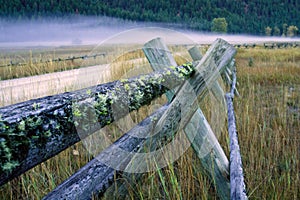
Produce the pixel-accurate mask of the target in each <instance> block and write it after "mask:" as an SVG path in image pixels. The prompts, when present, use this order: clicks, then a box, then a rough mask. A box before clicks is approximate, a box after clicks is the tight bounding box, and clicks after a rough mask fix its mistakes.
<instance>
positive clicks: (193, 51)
mask: <svg viewBox="0 0 300 200" xmlns="http://www.w3.org/2000/svg"><path fill="white" fill-rule="evenodd" d="M188 51H189V54H190V55H191V57H192V59H193V61H199V60H201V58H202V54H201V52H200V50H199V48H198V47H196V46H194V47H192V48H190V49H189V50H188ZM227 69H228V68H226V71H227ZM210 89H211V91H212V93H213V95H214V97H215V98H216V99H217V101H218V102H219V103H220V104H221V108H225V107H226V102H225V93H224V91H223V89H222V87H221V86H220V84H219V83H218V81H216V82H215V83H213V84H212V86H211V88H210ZM224 111H225V110H224Z"/></svg>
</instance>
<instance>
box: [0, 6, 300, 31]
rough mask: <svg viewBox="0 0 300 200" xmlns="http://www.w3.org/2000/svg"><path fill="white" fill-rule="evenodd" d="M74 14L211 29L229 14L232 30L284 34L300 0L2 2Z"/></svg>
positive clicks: (23, 11)
mask: <svg viewBox="0 0 300 200" xmlns="http://www.w3.org/2000/svg"><path fill="white" fill-rule="evenodd" d="M73 14H75V15H77V14H78V15H88V16H93V15H94V16H95V15H96V16H111V17H118V18H122V19H127V20H135V21H151V22H168V23H179V24H183V25H185V26H187V27H188V28H192V29H197V30H202V31H211V30H212V29H211V27H212V21H213V20H214V19H215V18H225V19H226V22H227V29H226V31H227V32H228V33H247V34H256V35H265V34H266V31H268V34H270V35H282V34H285V32H286V30H285V29H287V27H288V26H292V25H293V26H296V27H300V1H299V0H163V1H154V0H144V1H137V0H45V1H40V0H4V2H3V1H2V3H1V4H0V16H1V17H9V18H16V19H23V18H30V19H32V18H33V19H34V18H39V17H45V16H58V17H61V16H67V15H73ZM266 28H268V29H267V30H266ZM273 31H274V34H273Z"/></svg>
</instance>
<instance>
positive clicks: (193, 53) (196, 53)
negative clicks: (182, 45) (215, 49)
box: [188, 46, 202, 61]
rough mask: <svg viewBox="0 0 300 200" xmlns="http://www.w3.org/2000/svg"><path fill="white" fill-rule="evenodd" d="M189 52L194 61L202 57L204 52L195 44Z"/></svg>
mask: <svg viewBox="0 0 300 200" xmlns="http://www.w3.org/2000/svg"><path fill="white" fill-rule="evenodd" d="M188 52H189V54H190V55H191V57H192V59H193V60H194V61H197V60H201V59H202V54H201V52H200V50H199V48H198V47H197V46H193V47H192V48H190V49H189V50H188Z"/></svg>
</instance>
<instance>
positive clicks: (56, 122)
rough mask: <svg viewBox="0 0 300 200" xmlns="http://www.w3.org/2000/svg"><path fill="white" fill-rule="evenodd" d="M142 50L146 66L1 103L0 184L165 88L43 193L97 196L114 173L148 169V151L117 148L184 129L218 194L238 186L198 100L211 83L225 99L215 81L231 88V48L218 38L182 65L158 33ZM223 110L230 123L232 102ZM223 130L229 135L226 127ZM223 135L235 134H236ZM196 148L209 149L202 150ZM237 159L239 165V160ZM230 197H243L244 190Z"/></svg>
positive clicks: (144, 144)
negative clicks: (162, 99) (143, 112)
mask: <svg viewBox="0 0 300 200" xmlns="http://www.w3.org/2000/svg"><path fill="white" fill-rule="evenodd" d="M143 51H144V53H145V55H146V57H147V59H148V61H149V62H150V64H151V66H152V68H153V70H154V72H153V73H150V74H147V75H140V76H137V77H133V78H130V79H126V80H120V81H115V82H111V83H106V84H101V85H97V86H94V87H90V88H86V89H83V90H79V91H75V92H70V93H63V94H58V95H54V96H50V97H44V98H40V99H34V100H30V101H26V102H22V103H19V104H15V105H11V106H6V107H3V108H0V116H1V118H0V148H1V151H0V152H1V155H0V164H1V169H0V170H1V173H0V174H1V176H0V185H3V184H5V183H7V182H8V181H9V180H11V179H12V178H14V177H17V176H19V175H20V174H22V173H24V172H25V171H27V170H29V169H30V168H32V167H34V166H36V165H37V164H39V163H41V162H43V161H45V160H46V159H48V158H51V157H52V156H54V155H56V154H57V153H59V152H61V151H63V150H64V149H66V148H68V147H69V146H71V145H72V144H74V143H76V142H78V141H79V140H80V139H82V138H85V137H87V136H88V135H90V134H92V133H93V132H94V131H96V130H99V129H101V128H102V127H104V126H106V125H108V124H110V123H112V122H113V121H115V120H117V119H120V118H122V117H124V116H125V115H126V114H127V113H128V112H130V111H132V110H136V109H138V108H139V107H141V106H143V105H147V104H149V103H150V102H151V101H152V99H154V98H156V97H158V96H160V95H162V94H164V93H166V95H167V98H168V103H167V104H166V105H164V106H162V107H161V108H159V109H158V110H157V111H155V112H154V113H153V114H152V115H151V116H149V117H147V118H145V119H144V120H143V121H142V122H140V123H139V125H137V126H136V127H134V128H132V129H131V130H130V131H129V132H127V133H125V134H124V135H123V136H122V137H120V138H119V139H118V140H117V141H116V142H114V144H112V145H111V146H109V147H108V148H106V149H105V150H104V151H102V152H101V153H100V154H99V155H97V156H96V157H95V158H94V159H93V160H92V161H90V162H89V163H87V164H86V165H85V166H84V167H82V168H81V169H80V170H79V171H78V172H76V173H75V174H73V175H72V176H71V177H69V178H68V179H67V180H65V181H64V182H63V183H62V184H60V185H59V186H58V187H57V188H56V189H54V190H53V191H52V192H50V193H49V194H48V195H46V196H45V197H44V199H91V198H92V196H93V195H94V194H96V195H98V196H101V195H103V194H104V193H105V192H107V191H108V192H109V190H107V189H108V188H109V187H110V186H111V185H112V184H113V182H114V179H115V177H116V176H123V175H125V176H128V175H129V178H128V182H130V181H132V180H131V179H130V173H129V174H128V173H126V172H132V171H143V170H145V168H147V167H149V164H150V165H151V166H152V167H153V169H154V168H155V167H156V162H155V161H154V160H153V158H149V160H147V161H148V162H146V161H143V160H140V158H139V157H137V156H135V154H130V153H129V154H122V152H120V151H119V149H123V150H125V151H127V152H137V153H145V150H146V149H147V150H149V151H150V152H152V151H155V150H158V149H159V148H161V147H162V146H164V145H166V144H167V143H168V142H169V141H171V140H172V139H173V138H174V137H175V136H176V133H177V132H178V131H179V130H183V131H184V133H185V135H186V137H187V139H188V141H189V142H190V143H191V145H192V147H193V149H194V150H195V152H196V154H197V155H198V158H199V159H200V161H201V163H202V165H203V166H204V171H205V173H206V174H208V175H209V178H210V179H211V180H212V181H213V183H214V186H215V188H216V191H217V194H218V196H219V198H220V199H229V198H230V194H232V192H230V190H231V191H232V190H233V189H234V188H236V187H235V186H241V187H242V188H244V182H243V179H241V180H240V182H237V183H236V184H234V185H232V183H231V182H232V181H236V179H231V178H232V176H233V177H236V176H234V175H232V173H231V171H232V170H233V169H234V168H232V167H230V173H229V165H230V166H232V164H234V163H235V162H234V161H235V160H234V159H236V157H232V155H233V154H231V155H230V161H228V159H227V157H226V155H225V153H224V151H223V149H222V147H221V146H220V144H219V143H218V140H217V138H216V137H215V135H214V133H213V131H212V128H211V127H210V125H209V123H208V122H207V120H206V118H205V116H204V114H203V113H202V111H201V109H200V107H199V106H198V103H197V101H198V100H199V99H200V101H202V100H203V98H204V97H205V96H206V95H207V94H208V91H209V90H211V91H212V93H213V95H214V96H215V97H216V98H217V99H218V100H219V102H220V103H221V104H223V105H224V104H225V95H224V91H223V89H222V88H221V87H220V86H219V85H218V81H217V80H218V79H219V78H220V77H221V76H220V75H222V77H223V78H224V79H225V80H226V82H227V83H228V84H232V86H233V87H232V89H231V93H230V94H231V96H230V97H231V98H232V97H233V96H232V95H233V92H236V93H237V90H236V89H235V85H234V84H235V80H236V79H235V76H233V79H232V80H231V79H230V74H235V71H234V55H235V53H236V50H235V48H234V47H233V46H232V45H230V44H228V43H227V42H226V41H224V40H222V39H218V40H216V41H215V42H214V43H213V44H212V45H211V46H210V48H209V49H208V51H207V52H206V54H205V55H204V56H203V57H202V55H201V54H200V52H199V49H198V50H197V49H196V48H194V49H191V50H190V51H189V52H190V54H191V57H192V58H193V60H194V62H193V63H190V64H184V65H182V66H177V64H176V62H175V60H174V58H173V57H172V55H171V53H170V51H169V50H168V49H167V47H166V45H165V44H164V43H163V42H162V41H161V39H154V40H152V41H149V42H148V43H146V44H145V45H144V48H143ZM228 96H229V95H228V94H227V95H226V97H228ZM228 108H229V107H228ZM228 111H229V112H228V116H229V118H228V119H229V122H230V124H231V122H232V120H230V119H232V116H234V114H233V113H232V112H233V110H230V109H228ZM87 119H88V120H87ZM230 127H231V125H230ZM229 132H230V135H232V134H231V129H230V130H229ZM134 135H139V136H140V137H134ZM141 136H142V137H141ZM230 140H231V141H235V142H237V138H236V137H230ZM237 145H238V144H237ZM179 146H180V145H179ZM203 149H206V150H207V152H209V153H207V154H204V153H203ZM232 152H233V150H232ZM238 156H240V155H239V154H238ZM238 159H240V157H239V158H238ZM240 161H241V160H240ZM107 163H113V166H115V167H114V168H113V167H109V166H107ZM238 164H239V165H238V166H239V167H240V168H238V169H239V170H240V169H241V162H240V163H238ZM151 166H150V167H151ZM229 176H230V181H229ZM136 177H138V178H139V177H140V175H136ZM230 185H231V186H230ZM124 188H125V186H124V185H123V184H121V185H119V187H118V191H119V192H120V193H121V194H122V192H124V191H126V190H125V189H124ZM238 191H239V190H238ZM243 191H245V190H243ZM231 198H232V199H246V198H247V197H246V195H245V193H243V196H242V195H240V196H237V195H235V196H233V195H231Z"/></svg>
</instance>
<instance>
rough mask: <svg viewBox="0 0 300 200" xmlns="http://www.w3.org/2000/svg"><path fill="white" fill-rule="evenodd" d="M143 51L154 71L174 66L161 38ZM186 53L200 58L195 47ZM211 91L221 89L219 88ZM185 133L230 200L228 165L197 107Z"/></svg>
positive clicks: (203, 163)
mask: <svg viewBox="0 0 300 200" xmlns="http://www.w3.org/2000/svg"><path fill="white" fill-rule="evenodd" d="M143 51H144V53H145V55H146V57H147V58H148V61H149V62H150V64H151V66H152V68H153V69H154V70H161V69H162V68H165V67H168V66H169V65H170V64H171V65H174V64H176V63H174V62H175V60H174V58H173V57H172V55H171V53H170V51H169V49H168V48H167V46H166V45H165V44H164V43H163V42H162V40H161V39H160V38H157V39H154V40H151V41H149V42H148V43H146V44H145V45H144V48H143ZM189 52H190V53H191V56H192V58H193V59H197V60H198V59H199V58H200V59H201V58H202V56H201V54H200V51H199V50H197V49H196V48H194V49H191V50H190V51H189ZM213 85H215V84H213ZM214 88H216V89H221V88H220V86H219V85H218V86H216V87H214ZM221 90H222V89H221ZM221 90H218V91H216V94H217V95H219V94H220V92H222V91H221ZM223 93H224V92H223ZM174 94H175V91H174V90H173V91H170V92H169V96H168V100H169V102H170V100H171V99H172V98H173V96H174ZM221 99H224V97H221ZM184 132H185V133H186V135H187V136H188V138H192V140H191V141H190V142H191V143H192V147H193V149H194V150H195V151H196V154H197V156H198V157H199V159H200V161H201V164H202V165H203V167H204V169H205V171H206V172H208V173H209V174H210V177H211V179H212V180H213V181H214V184H215V186H216V190H217V193H218V196H219V197H220V199H229V191H230V188H229V180H228V176H229V172H228V171H229V162H228V159H227V157H226V155H225V153H224V151H223V149H222V147H221V146H220V144H219V142H218V140H217V138H216V137H215V135H214V133H213V131H212V129H211V127H210V126H209V124H208V122H207V120H206V118H205V116H204V114H203V113H202V111H201V109H200V108H198V109H197V111H196V112H195V114H194V115H193V117H192V118H191V121H190V122H189V123H188V124H187V125H186V127H185V128H184ZM204 149H205V150H207V154H206V155H203V150H204ZM208 152H209V153H208Z"/></svg>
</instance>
